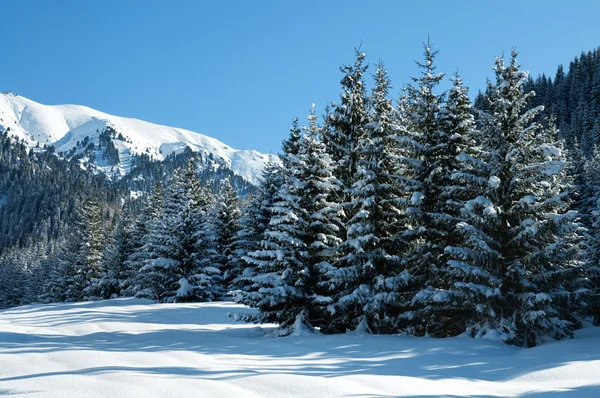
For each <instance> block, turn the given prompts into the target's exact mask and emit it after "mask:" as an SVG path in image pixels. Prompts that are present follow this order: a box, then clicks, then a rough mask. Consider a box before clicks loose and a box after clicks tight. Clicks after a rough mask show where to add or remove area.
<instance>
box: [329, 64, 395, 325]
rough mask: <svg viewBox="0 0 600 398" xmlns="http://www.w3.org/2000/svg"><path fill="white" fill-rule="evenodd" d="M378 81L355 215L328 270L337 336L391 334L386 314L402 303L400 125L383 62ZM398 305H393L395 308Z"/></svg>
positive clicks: (356, 185)
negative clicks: (361, 332)
mask: <svg viewBox="0 0 600 398" xmlns="http://www.w3.org/2000/svg"><path fill="white" fill-rule="evenodd" d="M375 83H376V86H375V88H374V90H373V93H372V95H371V97H370V98H369V102H370V104H371V107H370V110H369V114H368V123H366V125H365V127H364V129H363V130H362V133H361V135H360V137H359V139H358V143H357V146H356V148H355V150H356V154H357V155H358V158H357V159H358V163H357V167H356V173H355V174H354V176H353V177H352V181H353V182H352V188H351V190H350V191H349V192H350V203H349V206H346V208H348V209H350V213H351V214H353V216H352V218H350V220H348V223H347V225H346V230H347V236H346V237H344V242H343V243H342V244H341V245H340V249H339V250H340V253H341V255H342V257H341V258H340V259H339V261H338V262H337V263H336V267H335V268H334V269H332V270H331V271H330V272H329V274H330V277H331V281H330V282H331V283H332V284H333V285H334V286H335V291H336V301H335V303H334V304H333V305H332V306H330V308H331V311H332V312H333V320H332V323H331V325H329V329H331V330H335V331H338V332H339V331H346V330H348V329H355V328H357V327H359V325H360V327H361V328H362V329H364V330H371V331H373V332H383V331H390V330H392V329H393V327H394V324H395V318H394V316H393V315H392V314H390V313H388V310H389V309H390V308H389V307H390V304H392V302H394V301H397V300H398V299H399V297H398V295H397V294H396V293H395V291H397V290H398V289H396V288H397V287H398V286H397V282H398V281H400V280H401V279H402V278H396V277H397V276H398V275H399V274H400V273H401V269H400V257H399V249H400V245H399V244H398V241H397V239H398V237H397V232H398V228H399V225H400V224H399V216H400V212H401V210H400V206H399V205H400V192H399V190H400V187H401V186H400V184H399V181H398V179H397V173H398V167H399V163H398V159H397V155H398V154H397V152H396V147H397V145H398V136H397V134H398V126H397V125H396V124H395V122H394V109H393V107H392V101H391V100H390V99H389V97H388V94H389V89H390V87H391V85H390V81H389V78H388V76H387V72H386V71H385V68H384V66H383V64H382V63H380V64H379V66H378V67H377V70H376V72H375ZM400 290H401V289H400ZM398 306H399V305H398V303H395V305H394V307H396V308H397V307H398Z"/></svg>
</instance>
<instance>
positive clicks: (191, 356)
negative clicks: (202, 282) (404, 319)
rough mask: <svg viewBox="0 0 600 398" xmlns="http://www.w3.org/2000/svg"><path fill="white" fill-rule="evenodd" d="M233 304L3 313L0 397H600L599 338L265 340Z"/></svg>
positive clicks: (113, 304)
mask: <svg viewBox="0 0 600 398" xmlns="http://www.w3.org/2000/svg"><path fill="white" fill-rule="evenodd" d="M229 311H234V312H239V311H251V310H249V309H245V308H244V307H243V306H241V305H237V304H233V303H228V302H214V303H196V304H150V303H149V302H147V301H144V300H135V299H117V300H110V301H101V302H88V303H74V304H54V305H31V306H25V307H18V308H13V309H9V310H4V311H1V312H0V395H7V396H12V395H15V396H19V397H92V398H93V397H178V398H179V397H190V396H202V397H230V396H236V397H374V396H376V397H392V396H393V397H409V396H410V397H426V396H427V397H434V396H435V397H439V396H463V397H474V396H478V397H483V396H485V397H524V396H527V397H533V398H535V397H552V398H559V397H578V398H586V397H597V396H599V394H600V373H599V372H598V369H600V328H588V329H583V330H580V331H578V332H577V334H576V337H577V338H576V339H575V340H567V341H562V342H553V343H547V344H544V345H542V346H539V347H536V348H531V349H520V348H516V347H513V346H508V345H505V344H504V343H502V342H500V341H499V338H498V337H497V336H496V337H495V338H494V336H493V334H492V333H490V334H488V335H487V336H486V338H483V339H472V338H465V337H455V338H445V339H432V338H412V337H403V336H391V335H388V336H384V335H368V334H355V333H349V334H346V335H336V336H328V335H322V334H318V333H316V334H308V333H307V334H301V335H299V336H288V337H272V336H271V335H270V332H272V330H273V326H270V325H263V326H262V327H256V326H254V325H251V324H246V323H235V321H233V320H232V319H230V318H228V317H227V316H226V313H227V312H229Z"/></svg>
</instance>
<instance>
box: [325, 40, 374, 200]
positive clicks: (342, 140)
mask: <svg viewBox="0 0 600 398" xmlns="http://www.w3.org/2000/svg"><path fill="white" fill-rule="evenodd" d="M355 55H356V59H355V61H354V64H353V65H344V66H342V67H341V68H340V71H341V72H342V73H343V74H344V77H343V78H342V80H341V85H342V94H341V98H340V104H333V105H332V107H333V109H332V111H331V112H330V113H329V114H328V120H327V123H326V127H327V129H326V130H324V131H323V141H324V142H325V145H326V147H327V152H328V153H329V154H330V155H331V157H332V159H333V161H334V163H335V166H336V170H335V176H336V177H337V178H338V180H339V181H340V184H341V186H342V191H341V192H340V194H341V196H340V197H339V199H338V201H339V202H340V203H345V202H347V201H348V198H349V193H348V192H347V190H349V189H350V188H351V186H352V179H353V178H354V175H355V174H356V168H357V163H358V154H357V152H356V146H357V143H358V139H359V137H360V136H361V135H362V134H363V131H364V128H365V124H366V123H367V98H366V88H365V82H364V77H363V75H364V73H365V71H366V70H367V66H363V63H364V60H365V57H366V55H365V54H364V53H363V52H361V51H360V49H357V50H356V51H355Z"/></svg>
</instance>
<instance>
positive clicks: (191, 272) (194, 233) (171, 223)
mask: <svg viewBox="0 0 600 398" xmlns="http://www.w3.org/2000/svg"><path fill="white" fill-rule="evenodd" d="M203 198H204V194H203V191H202V188H201V186H200V182H199V179H198V176H197V174H196V168H195V163H194V161H193V160H191V161H190V162H188V164H187V166H186V168H185V169H178V170H177V171H176V174H175V177H174V179H173V181H172V183H171V184H170V186H169V187H168V189H167V191H166V193H165V199H164V205H163V214H162V217H161V219H160V220H159V222H158V223H157V225H156V226H155V228H154V229H153V230H152V231H151V233H150V236H149V237H148V243H147V244H146V245H145V246H144V248H143V249H142V250H143V251H146V252H149V253H151V255H150V256H149V257H150V258H148V259H146V260H145V265H144V266H143V267H142V268H141V269H140V272H141V273H142V274H143V282H144V284H145V286H144V288H145V289H144V290H142V292H141V293H139V295H143V296H150V297H153V298H154V299H155V300H157V301H160V302H185V301H210V300H213V299H214V298H215V291H216V290H217V289H218V286H219V284H220V276H219V274H220V270H219V269H217V268H215V267H213V266H212V265H209V264H206V262H205V261H206V258H207V254H208V253H207V250H206V246H205V244H206V241H207V240H206V239H204V236H203V235H204V231H205V228H206V225H207V223H206V221H205V220H206V218H205V217H206V210H207V209H206V203H203V202H204V201H203Z"/></svg>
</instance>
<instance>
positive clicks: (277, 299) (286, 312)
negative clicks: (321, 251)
mask: <svg viewBox="0 0 600 398" xmlns="http://www.w3.org/2000/svg"><path fill="white" fill-rule="evenodd" d="M294 125H295V123H294ZM295 131H296V129H295V128H294V127H293V128H292V129H291V132H290V137H289V139H288V140H287V141H284V143H283V145H282V148H284V151H286V152H285V153H284V154H283V156H282V163H283V168H282V170H281V172H282V177H283V181H282V184H281V186H280V188H279V189H278V191H277V192H276V194H275V196H274V197H273V198H272V199H271V200H272V202H271V203H270V206H269V208H268V212H269V214H270V219H269V224H268V226H267V229H266V230H265V231H264V233H263V239H262V241H261V245H260V246H261V247H260V249H259V250H256V251H254V252H250V253H248V256H246V257H245V259H246V261H248V262H249V263H250V264H253V265H254V266H255V267H256V275H255V276H254V277H253V278H252V287H251V288H250V289H249V290H248V291H245V292H238V295H237V296H236V300H237V301H239V302H242V303H244V304H247V305H249V306H251V307H255V308H258V309H259V310H260V312H259V313H258V314H255V315H246V316H244V319H246V320H250V321H253V322H261V323H263V322H276V323H279V324H280V330H279V333H280V334H284V335H285V334H289V333H291V332H292V330H293V326H294V322H295V318H296V316H297V315H298V307H297V306H298V305H302V304H303V302H304V299H305V295H304V292H303V289H302V287H301V286H299V284H300V285H302V284H303V279H304V277H305V275H304V274H303V270H304V268H305V263H304V260H305V258H306V255H307V247H306V244H305V242H304V239H303V238H304V233H305V231H306V228H307V226H308V218H307V213H306V210H305V209H302V208H300V206H299V201H300V196H299V193H300V192H299V191H300V189H301V188H302V187H301V182H300V181H299V180H298V172H299V159H298V151H299V144H300V137H299V136H297V135H296V132H295ZM296 143H297V144H298V145H296Z"/></svg>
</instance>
